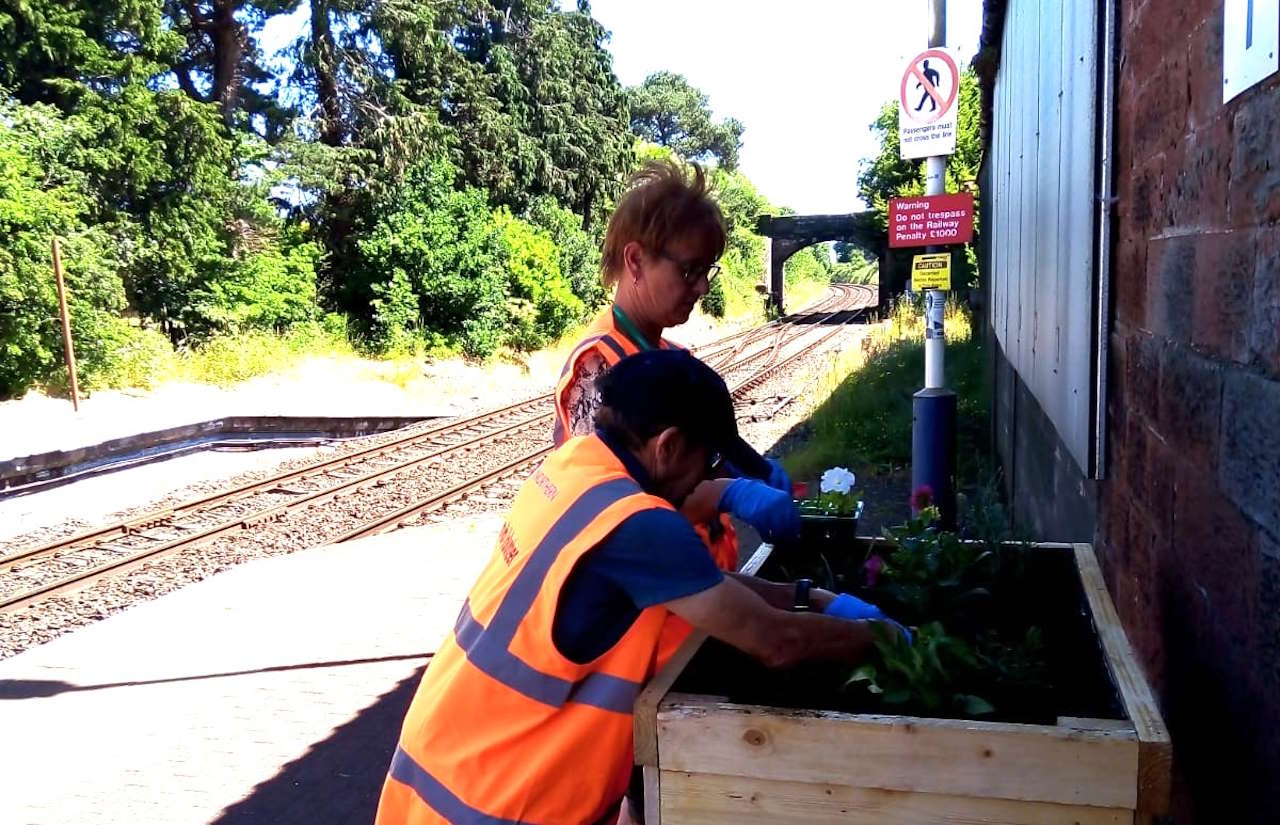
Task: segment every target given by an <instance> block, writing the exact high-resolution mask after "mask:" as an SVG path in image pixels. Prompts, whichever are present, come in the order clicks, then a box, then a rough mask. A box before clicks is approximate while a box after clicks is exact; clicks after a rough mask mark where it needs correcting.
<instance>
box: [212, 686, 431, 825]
mask: <svg viewBox="0 0 1280 825" xmlns="http://www.w3.org/2000/svg"><path fill="white" fill-rule="evenodd" d="M425 669H426V665H425V664H424V665H423V666H422V667H420V668H418V669H417V670H416V671H414V673H413V675H412V676H409V677H407V678H405V679H404V680H402V681H401V682H400V683H399V684H397V685H396V686H395V687H394V688H392V689H391V690H390V691H388V692H387V693H384V694H383V695H382V696H381V697H380V698H379V699H378V701H376V702H375V703H374V704H372V705H370V706H369V707H367V708H365V709H364V710H362V711H361V712H360V713H359V715H358V716H356V717H355V718H354V719H352V720H351V721H349V722H347V723H346V724H344V725H342V726H341V727H338V728H336V729H335V730H334V731H333V733H332V734H331V735H330V736H329V737H328V738H327V739H324V740H322V741H320V742H316V743H315V744H314V745H312V746H311V748H310V749H309V750H308V751H307V753H306V754H304V755H303V756H301V757H300V758H298V759H296V760H294V761H293V762H290V763H289V764H287V765H285V766H284V767H282V768H281V769H280V772H279V773H277V774H276V775H275V776H274V777H272V778H271V779H269V780H267V781H266V782H262V783H260V784H259V785H258V786H257V787H255V788H254V789H253V791H252V792H251V793H250V794H249V795H248V796H247V797H245V798H244V799H243V800H241V801H240V802H237V803H235V804H234V805H230V806H228V807H227V808H226V809H225V810H223V812H222V815H221V816H219V817H218V818H217V819H216V820H214V825H269V824H270V825H301V824H302V823H308V825H369V824H370V823H372V822H373V816H374V813H375V812H376V811H377V807H378V795H379V793H381V791H382V780H383V778H384V777H385V776H386V774H387V766H388V765H389V764H390V763H391V755H392V753H393V752H394V751H395V747H396V740H397V739H398V738H399V736H400V725H401V723H402V722H403V721H404V714H405V711H407V710H408V709H409V702H410V700H411V699H413V693H414V691H415V690H416V689H417V687H418V682H419V681H421V680H422V672H423V671H424V670H425ZM299 701H306V698H305V697H299Z"/></svg>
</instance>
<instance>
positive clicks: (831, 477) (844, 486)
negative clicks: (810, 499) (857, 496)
mask: <svg viewBox="0 0 1280 825" xmlns="http://www.w3.org/2000/svg"><path fill="white" fill-rule="evenodd" d="M855 481H857V478H856V477H855V476H854V475H853V473H851V472H849V471H848V470H846V469H845V468H844V467H832V468H831V469H830V470H827V471H826V472H825V473H823V474H822V481H821V483H819V485H818V489H819V490H821V491H822V492H824V493H831V492H836V493H848V492H849V491H850V490H852V489H853V485H854V482H855Z"/></svg>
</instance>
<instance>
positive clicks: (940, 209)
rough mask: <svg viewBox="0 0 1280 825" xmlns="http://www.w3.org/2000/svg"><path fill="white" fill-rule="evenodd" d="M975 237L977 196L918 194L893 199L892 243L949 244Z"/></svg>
mask: <svg viewBox="0 0 1280 825" xmlns="http://www.w3.org/2000/svg"><path fill="white" fill-rule="evenodd" d="M971 240H973V195H969V194H966V193H963V192H961V193H958V194H954V195H916V196H915V197H907V198H892V199H890V201H889V246H891V247H903V246H946V245H947V244H953V243H968V242H969V241H971Z"/></svg>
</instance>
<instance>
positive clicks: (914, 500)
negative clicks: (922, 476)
mask: <svg viewBox="0 0 1280 825" xmlns="http://www.w3.org/2000/svg"><path fill="white" fill-rule="evenodd" d="M910 501H911V511H912V512H914V513H918V512H920V511H921V510H923V509H924V508H926V507H928V506H929V505H930V504H932V503H933V488H932V487H930V486H929V485H928V484H921V485H920V486H919V487H917V488H916V489H915V491H914V492H912V493H911V499H910Z"/></svg>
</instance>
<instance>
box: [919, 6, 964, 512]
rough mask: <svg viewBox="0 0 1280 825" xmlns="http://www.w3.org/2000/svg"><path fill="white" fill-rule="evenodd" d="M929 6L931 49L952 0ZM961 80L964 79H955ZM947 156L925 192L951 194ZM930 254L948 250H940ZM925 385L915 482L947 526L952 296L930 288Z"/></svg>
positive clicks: (952, 495) (942, 36) (952, 492)
mask: <svg viewBox="0 0 1280 825" xmlns="http://www.w3.org/2000/svg"><path fill="white" fill-rule="evenodd" d="M925 1H926V3H928V8H929V48H931V49H933V48H943V47H944V46H946V43H947V2H946V0H925ZM952 82H954V83H957V84H958V83H959V82H960V78H958V77H956V78H953V79H952ZM946 174H947V158H946V156H945V155H944V156H942V157H932V158H926V159H925V194H926V195H942V194H945V193H946V188H947V187H946ZM929 251H930V252H940V251H943V250H941V249H938V248H931V249H929ZM924 297H925V339H924V389H922V390H920V391H919V392H918V393H916V394H915V397H914V399H913V402H912V422H911V486H912V488H913V489H918V488H920V487H922V486H928V487H929V488H930V489H932V490H933V501H934V503H935V504H936V505H937V506H938V509H939V510H940V511H941V513H942V526H943V527H944V528H946V529H954V528H955V525H956V489H955V488H956V481H955V476H956V470H955V468H956V394H955V393H954V392H952V391H951V390H949V389H947V388H946V371H945V363H946V359H945V356H946V339H945V337H944V334H943V309H944V307H945V306H946V294H945V293H943V292H942V291H940V290H936V289H930V290H927V291H926V292H925V296H924Z"/></svg>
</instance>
